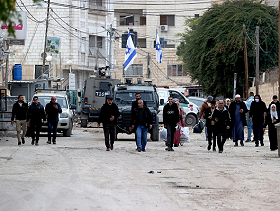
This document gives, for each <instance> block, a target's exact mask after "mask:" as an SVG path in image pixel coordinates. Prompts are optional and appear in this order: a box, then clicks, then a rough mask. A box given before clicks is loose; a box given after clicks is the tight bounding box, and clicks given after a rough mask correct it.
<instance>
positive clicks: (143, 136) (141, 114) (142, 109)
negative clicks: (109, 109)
mask: <svg viewBox="0 0 280 211" xmlns="http://www.w3.org/2000/svg"><path fill="white" fill-rule="evenodd" d="M151 123H152V115H151V112H150V109H149V108H148V107H146V106H144V102H143V100H141V99H140V100H138V107H137V108H135V109H134V110H133V113H132V120H131V128H130V130H132V129H133V128H135V129H136V136H137V151H138V152H141V151H143V152H145V151H146V144H147V133H148V129H151V128H152V124H151Z"/></svg>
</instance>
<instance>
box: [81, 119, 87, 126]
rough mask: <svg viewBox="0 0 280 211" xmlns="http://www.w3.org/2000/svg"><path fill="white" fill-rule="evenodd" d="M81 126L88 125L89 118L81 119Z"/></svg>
mask: <svg viewBox="0 0 280 211" xmlns="http://www.w3.org/2000/svg"><path fill="white" fill-rule="evenodd" d="M81 127H87V119H81Z"/></svg>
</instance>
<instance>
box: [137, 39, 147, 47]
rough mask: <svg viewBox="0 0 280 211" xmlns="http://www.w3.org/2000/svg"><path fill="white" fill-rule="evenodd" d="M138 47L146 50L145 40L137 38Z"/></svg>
mask: <svg viewBox="0 0 280 211" xmlns="http://www.w3.org/2000/svg"><path fill="white" fill-rule="evenodd" d="M138 47H139V48H146V38H138Z"/></svg>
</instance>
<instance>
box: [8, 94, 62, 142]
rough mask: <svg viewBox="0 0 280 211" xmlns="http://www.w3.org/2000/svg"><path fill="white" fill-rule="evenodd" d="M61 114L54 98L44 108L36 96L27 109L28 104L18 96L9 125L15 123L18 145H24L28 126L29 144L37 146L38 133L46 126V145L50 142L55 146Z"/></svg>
mask: <svg viewBox="0 0 280 211" xmlns="http://www.w3.org/2000/svg"><path fill="white" fill-rule="evenodd" d="M61 112H62V109H61V106H60V105H59V104H58V103H57V102H56V98H55V97H54V96H53V97H52V98H51V101H50V102H49V103H48V104H47V105H46V108H44V106H43V105H41V103H40V102H39V98H38V97H37V96H34V97H33V102H32V103H31V105H30V106H29V107H28V104H27V103H25V102H24V97H23V96H22V95H19V96H18V101H17V102H16V103H15V104H14V105H13V109H12V117H11V124H12V125H13V124H14V122H16V131H17V139H18V145H21V144H25V136H26V133H27V126H29V127H28V131H29V133H30V134H29V136H30V137H31V138H32V140H31V144H32V145H34V144H35V145H39V137H40V131H41V128H42V125H43V124H48V141H47V143H48V144H51V141H52V142H53V144H56V133H57V124H58V121H59V115H58V114H59V113H61ZM21 130H22V134H21ZM52 133H53V135H52Z"/></svg>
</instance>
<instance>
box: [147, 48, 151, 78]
mask: <svg viewBox="0 0 280 211" xmlns="http://www.w3.org/2000/svg"><path fill="white" fill-rule="evenodd" d="M150 59H151V57H150V54H149V53H148V56H147V76H148V77H147V78H150V75H151V66H150Z"/></svg>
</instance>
